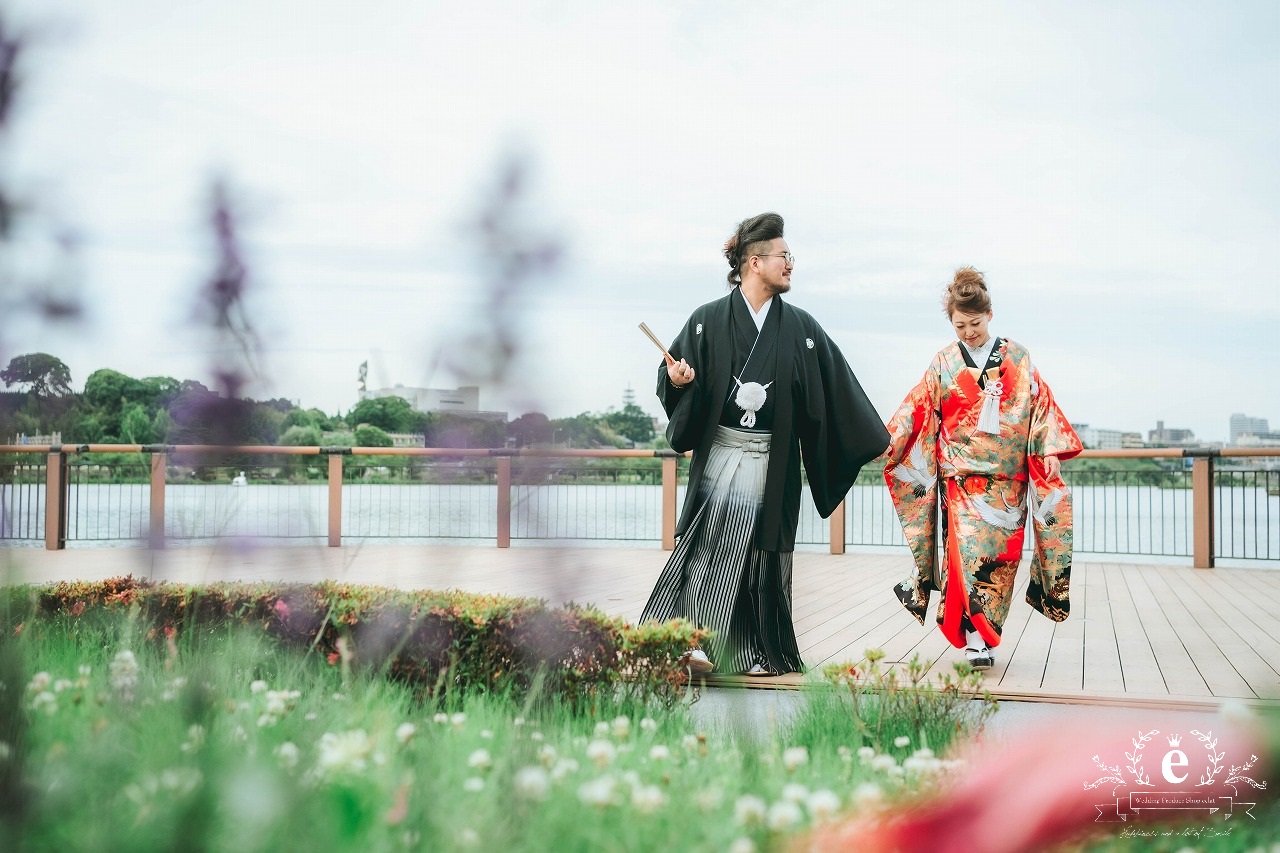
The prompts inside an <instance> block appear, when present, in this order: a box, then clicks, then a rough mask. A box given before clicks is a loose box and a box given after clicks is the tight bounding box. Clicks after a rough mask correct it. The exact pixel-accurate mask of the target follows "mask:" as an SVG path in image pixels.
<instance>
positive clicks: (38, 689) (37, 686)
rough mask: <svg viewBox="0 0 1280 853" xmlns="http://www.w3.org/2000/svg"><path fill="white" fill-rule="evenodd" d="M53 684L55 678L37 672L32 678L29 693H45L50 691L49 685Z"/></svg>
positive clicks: (45, 673)
mask: <svg viewBox="0 0 1280 853" xmlns="http://www.w3.org/2000/svg"><path fill="white" fill-rule="evenodd" d="M52 683H53V676H52V675H50V674H49V673H47V672H37V673H36V674H35V675H33V676H31V682H30V683H29V684H28V685H27V690H28V692H31V693H43V692H44V691H45V690H47V689H49V685H50V684H52Z"/></svg>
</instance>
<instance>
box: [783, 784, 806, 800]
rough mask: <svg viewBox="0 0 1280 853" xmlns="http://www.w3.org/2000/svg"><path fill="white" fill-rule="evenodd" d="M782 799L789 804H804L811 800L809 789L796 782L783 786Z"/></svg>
mask: <svg viewBox="0 0 1280 853" xmlns="http://www.w3.org/2000/svg"><path fill="white" fill-rule="evenodd" d="M782 799H784V800H786V801H787V802H789V803H803V802H804V801H805V800H807V799H809V789H808V788H806V787H805V786H804V785H797V784H796V783H794V782H791V783H788V784H786V785H783V786H782Z"/></svg>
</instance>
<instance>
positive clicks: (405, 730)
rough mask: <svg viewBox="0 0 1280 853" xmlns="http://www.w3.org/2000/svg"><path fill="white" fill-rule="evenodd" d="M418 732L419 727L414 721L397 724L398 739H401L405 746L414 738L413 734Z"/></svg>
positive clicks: (401, 743)
mask: <svg viewBox="0 0 1280 853" xmlns="http://www.w3.org/2000/svg"><path fill="white" fill-rule="evenodd" d="M417 733H418V727H417V726H415V725H414V724H413V723H401V724H400V725H398V726H396V740H398V741H400V745H401V746H403V745H405V744H407V743H408V742H409V741H411V740H413V736H414V735H416V734H417Z"/></svg>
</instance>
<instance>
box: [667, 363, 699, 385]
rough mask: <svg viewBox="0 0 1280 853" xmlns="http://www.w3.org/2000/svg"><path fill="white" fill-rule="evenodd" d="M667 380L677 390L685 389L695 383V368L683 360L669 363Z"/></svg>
mask: <svg viewBox="0 0 1280 853" xmlns="http://www.w3.org/2000/svg"><path fill="white" fill-rule="evenodd" d="M667 378H668V379H669V380H671V384H672V385H675V386H676V387H677V388H683V387H684V386H686V385H688V384H689V383H690V382H692V381H693V368H692V367H690V366H689V363H688V362H687V361H685V360H684V359H683V358H682V359H680V360H679V361H670V362H667Z"/></svg>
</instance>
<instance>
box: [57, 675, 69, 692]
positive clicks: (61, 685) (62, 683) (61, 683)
mask: <svg viewBox="0 0 1280 853" xmlns="http://www.w3.org/2000/svg"><path fill="white" fill-rule="evenodd" d="M70 689H71V681H70V680H69V679H66V678H59V679H58V680H57V681H55V682H53V692H54V693H61V692H62V691H64V690H70Z"/></svg>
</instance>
